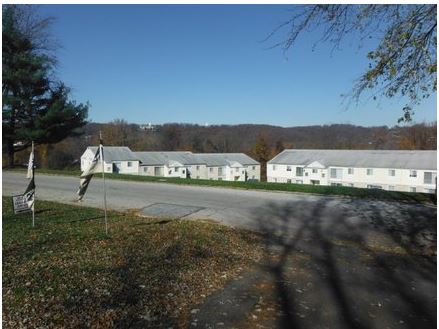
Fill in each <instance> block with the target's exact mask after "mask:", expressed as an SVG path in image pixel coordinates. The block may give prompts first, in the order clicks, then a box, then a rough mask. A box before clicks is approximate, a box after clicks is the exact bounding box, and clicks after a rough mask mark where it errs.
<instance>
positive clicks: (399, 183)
mask: <svg viewBox="0 0 439 329" xmlns="http://www.w3.org/2000/svg"><path fill="white" fill-rule="evenodd" d="M288 167H290V168H291V171H288V170H287V168H288ZM297 167H303V166H297V165H294V164H291V165H284V164H267V181H268V182H277V183H287V182H288V181H289V180H291V183H295V182H297V181H298V180H301V181H303V183H304V184H311V183H312V182H311V181H312V180H313V181H319V183H320V185H331V184H342V185H343V186H353V187H359V188H367V187H368V186H369V187H370V186H380V187H381V188H382V189H385V190H394V191H402V192H410V191H411V188H413V187H414V188H415V189H416V192H422V193H431V192H432V190H434V189H435V188H436V175H437V172H436V171H432V170H416V173H417V175H416V177H410V172H411V170H409V169H395V168H352V167H351V168H352V169H353V174H349V168H348V167H329V168H325V169H315V170H314V171H316V172H313V170H312V168H305V169H304V175H303V176H301V177H298V176H297V175H296V168H297ZM331 169H334V170H335V171H336V172H337V175H336V178H333V177H331ZM367 169H372V172H373V173H372V175H367ZM390 170H394V174H395V175H394V176H392V175H390V172H389V171H390ZM425 172H427V173H430V172H431V173H432V175H431V176H432V179H431V183H430V184H427V183H424V173H425ZM392 173H393V172H392ZM428 177H429V175H428Z"/></svg>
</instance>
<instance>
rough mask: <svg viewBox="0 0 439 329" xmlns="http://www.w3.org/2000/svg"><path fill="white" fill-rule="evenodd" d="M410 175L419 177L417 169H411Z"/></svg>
mask: <svg viewBox="0 0 439 329" xmlns="http://www.w3.org/2000/svg"><path fill="white" fill-rule="evenodd" d="M410 177H418V173H417V172H416V170H410Z"/></svg>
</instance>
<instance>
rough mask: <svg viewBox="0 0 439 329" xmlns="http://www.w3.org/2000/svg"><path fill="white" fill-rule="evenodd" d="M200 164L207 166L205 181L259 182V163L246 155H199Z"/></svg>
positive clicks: (197, 155)
mask: <svg viewBox="0 0 439 329" xmlns="http://www.w3.org/2000/svg"><path fill="white" fill-rule="evenodd" d="M195 156H196V158H198V159H199V162H202V163H204V164H205V165H206V175H205V176H204V177H203V178H204V179H210V180H227V181H241V182H242V181H248V180H250V181H251V180H253V181H259V180H260V179H261V166H260V164H259V162H257V161H255V160H254V159H252V158H250V157H249V156H248V155H246V154H244V153H197V154H195Z"/></svg>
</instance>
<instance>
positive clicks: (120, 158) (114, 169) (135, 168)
mask: <svg viewBox="0 0 439 329" xmlns="http://www.w3.org/2000/svg"><path fill="white" fill-rule="evenodd" d="M97 149H98V148H97V146H89V147H87V149H86V150H85V152H84V153H83V154H82V156H81V170H82V171H84V170H85V169H87V168H88V167H89V166H90V164H91V162H92V160H93V158H94V156H95V154H96V151H97ZM101 165H102V163H99V168H100V166H101ZM139 166H140V160H139V159H138V157H137V156H136V155H135V154H134V153H133V152H132V151H131V150H130V149H129V148H128V147H126V146H105V147H104V170H105V172H106V173H116V174H117V173H119V174H133V175H136V174H137V173H138V172H139Z"/></svg>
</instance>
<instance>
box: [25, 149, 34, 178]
mask: <svg viewBox="0 0 439 329" xmlns="http://www.w3.org/2000/svg"><path fill="white" fill-rule="evenodd" d="M33 176H34V144H33V142H32V151H31V152H30V155H29V163H28V164H27V175H26V178H28V179H30V178H33Z"/></svg>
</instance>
